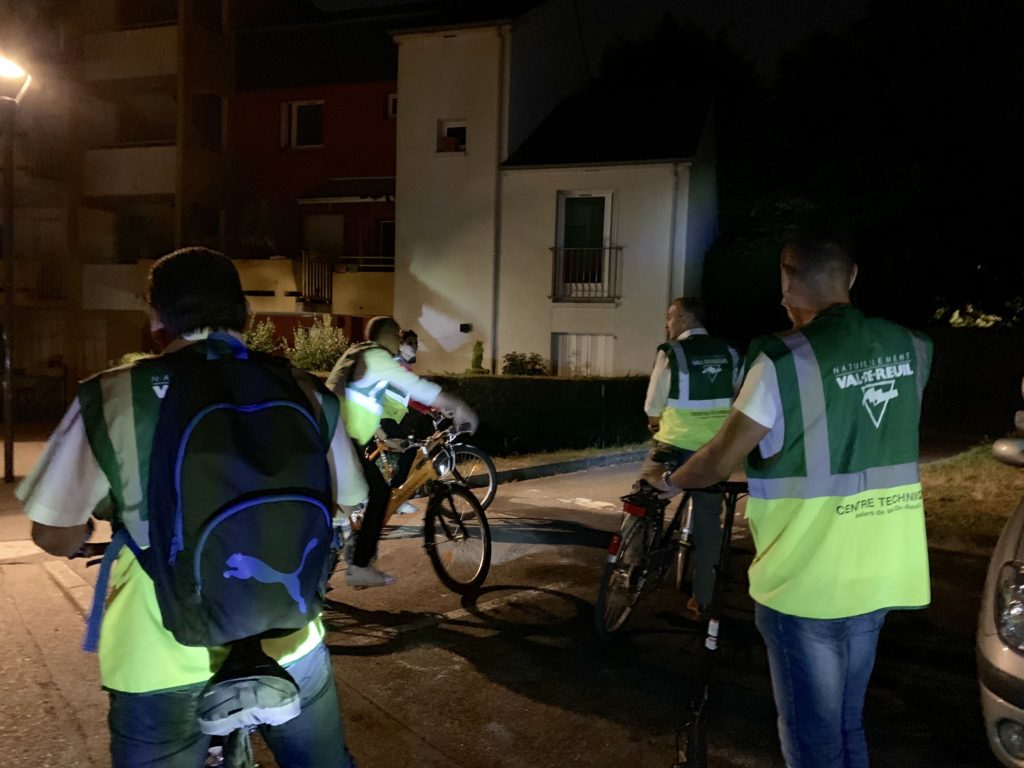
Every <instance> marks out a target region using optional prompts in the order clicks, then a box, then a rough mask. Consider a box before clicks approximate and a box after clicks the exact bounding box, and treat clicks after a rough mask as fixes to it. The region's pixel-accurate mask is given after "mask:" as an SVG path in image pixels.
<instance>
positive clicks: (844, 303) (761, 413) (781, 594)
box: [666, 233, 932, 768]
mask: <svg viewBox="0 0 1024 768" xmlns="http://www.w3.org/2000/svg"><path fill="white" fill-rule="evenodd" d="M780 266H781V271H782V297H783V304H784V306H785V307H786V308H787V310H788V312H789V315H790V318H791V319H792V320H793V324H794V328H793V329H792V330H790V331H788V332H786V333H782V334H778V335H774V336H768V337H764V338H761V339H757V340H755V342H754V343H753V344H752V345H751V351H750V353H749V354H748V360H749V359H753V363H752V364H751V366H750V371H749V373H748V375H747V378H746V380H745V381H744V383H743V387H742V389H741V391H740V393H739V396H738V397H737V399H736V403H735V405H734V406H733V409H732V411H731V412H730V414H729V416H728V418H727V419H726V420H725V423H724V424H723V425H722V427H721V429H720V430H719V431H718V433H717V434H716V435H715V436H714V437H713V438H712V439H711V441H710V442H709V443H708V444H707V445H706V446H705V447H704V448H702V449H701V450H700V451H698V452H697V453H696V455H695V456H694V457H693V458H692V459H690V461H688V462H687V463H686V464H684V465H683V466H682V467H681V468H680V469H678V470H677V471H676V472H674V473H673V474H672V475H671V476H669V477H668V478H667V483H668V485H670V486H671V487H669V488H667V489H666V490H667V491H668V492H672V490H674V489H675V490H678V489H680V488H701V487H706V486H708V485H711V484H713V483H715V482H718V481H719V480H723V479H725V478H726V477H728V476H729V474H730V473H731V472H732V471H733V469H735V468H736V466H737V465H738V464H739V463H740V461H741V460H743V459H744V457H746V469H747V476H748V481H749V484H750V498H749V500H748V504H747V509H746V517H747V520H748V521H749V523H750V529H751V533H752V534H753V537H754V544H755V546H756V549H757V555H756V557H755V558H754V561H753V563H752V564H751V566H750V573H749V575H750V595H751V597H753V599H754V601H755V620H756V624H757V627H758V630H759V631H760V632H761V635H762V636H763V638H764V640H765V644H766V646H767V649H768V662H769V668H770V670H771V677H772V688H773V691H774V695H775V703H776V707H777V708H778V714H779V721H778V722H779V737H780V740H781V743H782V753H783V756H784V758H785V760H786V764H787V765H788V766H790V767H791V768H804V767H805V766H812V767H813V768H854V767H856V768H860V767H861V766H867V765H868V750H867V740H866V738H865V735H864V724H863V709H864V699H865V696H866V693H867V687H868V681H869V679H870V677H871V670H872V668H873V666H874V661H875V649H876V647H877V643H878V634H879V632H880V630H881V627H882V624H883V622H884V621H885V616H886V614H887V612H888V611H889V610H891V609H896V608H921V607H924V606H927V605H928V603H929V601H930V581H929V573H928V547H927V540H926V537H925V521H924V507H923V504H922V496H921V483H920V479H919V471H918V459H919V453H918V452H919V447H918V442H919V425H920V414H921V397H922V394H923V391H924V386H925V383H926V382H927V380H928V373H929V370H930V368H931V355H932V344H931V341H930V340H929V339H928V338H926V337H925V336H923V335H921V334H919V333H916V332H914V331H910V330H908V329H906V328H903V327H902V326H899V325H897V324H895V323H892V322H889V321H887V320H883V319H881V318H869V317H865V316H864V315H863V314H862V313H861V312H860V311H859V310H857V309H856V308H854V307H853V306H852V305H851V304H850V293H849V292H850V288H851V287H852V286H853V282H854V280H855V279H856V276H857V266H856V264H855V263H854V261H853V260H852V258H851V257H850V253H849V250H848V249H847V248H846V247H845V246H844V245H843V244H842V241H841V240H839V239H838V238H836V237H835V236H832V235H829V234H821V233H817V234H815V233H811V234H807V235H804V236H801V237H797V238H794V239H793V240H791V241H790V242H788V243H787V244H786V246H785V247H784V248H783V249H782V254H781V259H780Z"/></svg>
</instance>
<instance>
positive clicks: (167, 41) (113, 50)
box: [82, 24, 178, 82]
mask: <svg viewBox="0 0 1024 768" xmlns="http://www.w3.org/2000/svg"><path fill="white" fill-rule="evenodd" d="M83 49H84V50H83V63H82V74H83V77H84V78H85V79H86V80H88V81H92V82H98V81H110V80H139V79H156V78H167V77H173V76H174V75H176V74H177V72H178V25H177V24H165V25H163V26H155V27H140V28H137V29H120V30H116V31H113V32H94V33H92V34H89V35H86V36H85V40H84V42H83Z"/></svg>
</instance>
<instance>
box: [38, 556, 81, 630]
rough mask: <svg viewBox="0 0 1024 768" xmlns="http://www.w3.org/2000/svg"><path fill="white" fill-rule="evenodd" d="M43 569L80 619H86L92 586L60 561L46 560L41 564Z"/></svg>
mask: <svg viewBox="0 0 1024 768" xmlns="http://www.w3.org/2000/svg"><path fill="white" fill-rule="evenodd" d="M43 568H45V569H46V572H47V573H48V574H49V575H50V578H51V579H53V582H54V583H55V584H56V585H57V588H58V589H60V590H61V592H63V593H64V594H65V595H66V596H67V598H68V600H70V601H71V604H72V605H73V606H74V607H75V609H76V610H77V611H78V612H79V613H80V614H81V615H82V618H83V619H87V618H88V617H89V611H90V609H91V608H92V593H93V588H92V585H91V584H88V583H87V582H85V581H83V580H82V577H81V576H79V575H78V574H77V573H75V572H74V571H73V570H71V568H69V567H68V566H67V565H66V564H64V563H62V562H61V561H60V560H48V561H46V562H45V563H43Z"/></svg>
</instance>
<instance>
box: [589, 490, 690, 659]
mask: <svg viewBox="0 0 1024 768" xmlns="http://www.w3.org/2000/svg"><path fill="white" fill-rule="evenodd" d="M668 504H669V501H668V499H664V498H662V497H661V493H660V492H659V491H658V490H657V489H656V488H654V487H653V486H651V485H650V484H649V483H647V482H646V481H645V480H639V481H637V483H636V484H634V486H633V490H632V492H631V493H629V494H627V495H625V496H623V497H622V511H623V519H622V525H621V528H620V530H619V532H618V533H616V534H615V535H614V536H612V540H611V543H610V544H609V546H608V559H607V561H606V563H605V567H604V572H603V573H602V575H601V585H600V588H599V589H598V593H597V600H596V602H595V604H594V622H595V627H596V629H597V633H598V635H599V636H600V637H601V638H602V639H608V638H609V637H610V636H611V635H612V633H614V632H617V631H618V630H620V629H622V627H623V626H624V625H625V623H626V620H627V619H628V618H629V616H630V614H632V612H633V609H634V608H635V607H636V604H637V603H638V602H639V601H640V598H641V597H642V596H643V594H644V589H645V588H646V587H647V585H648V583H649V582H652V581H653V582H656V583H658V584H659V585H660V584H661V583H662V582H663V581H664V578H665V575H666V573H667V571H668V569H669V567H673V570H674V574H673V575H674V579H673V580H674V583H675V586H676V589H679V590H683V589H684V588H685V586H686V574H687V571H688V570H689V563H690V556H691V549H692V546H693V544H692V541H691V537H692V534H693V499H692V497H691V495H690V494H689V493H686V494H684V495H683V498H682V499H681V500H680V502H679V505H678V506H677V507H676V511H675V514H674V515H673V516H672V518H671V520H670V521H669V523H668V526H667V527H666V526H665V509H666V507H668Z"/></svg>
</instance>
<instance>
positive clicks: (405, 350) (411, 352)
mask: <svg viewBox="0 0 1024 768" xmlns="http://www.w3.org/2000/svg"><path fill="white" fill-rule="evenodd" d="M416 349H417V347H414V346H412V345H411V344H403V345H402V346H400V347H399V348H398V355H399V357H401V358H402V359H403V360H405V362H407V363H415V362H416Z"/></svg>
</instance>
